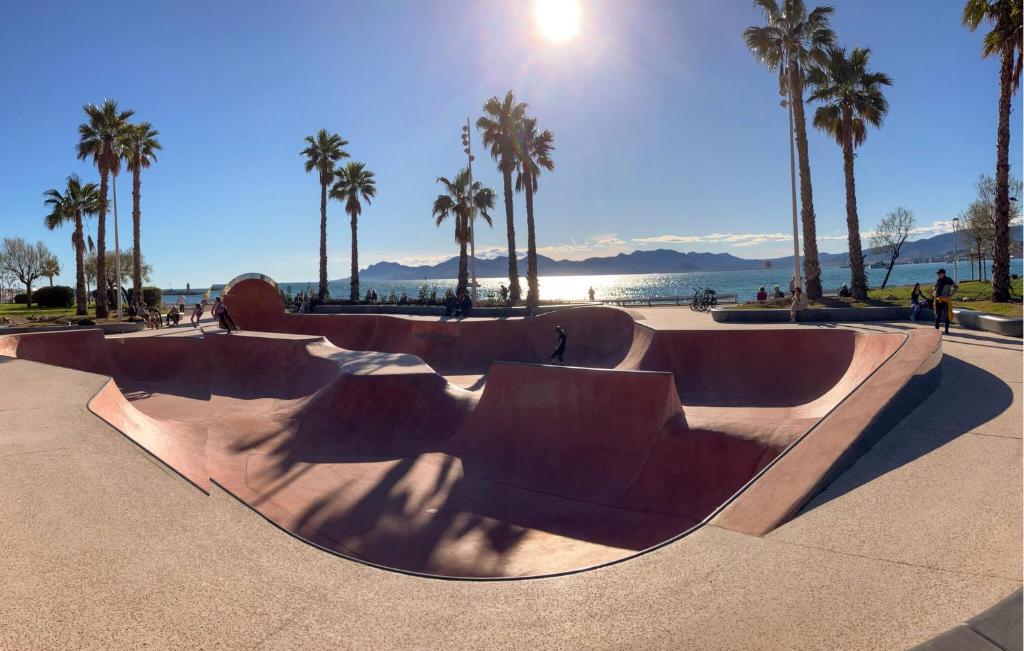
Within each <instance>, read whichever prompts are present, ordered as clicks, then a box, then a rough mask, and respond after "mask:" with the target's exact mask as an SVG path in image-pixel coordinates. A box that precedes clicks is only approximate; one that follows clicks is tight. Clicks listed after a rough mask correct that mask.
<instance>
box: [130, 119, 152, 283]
mask: <svg viewBox="0 0 1024 651" xmlns="http://www.w3.org/2000/svg"><path fill="white" fill-rule="evenodd" d="M158 135H160V132H159V131H157V130H156V129H154V128H153V125H152V124H150V123H149V122H142V123H140V124H130V125H128V128H127V129H125V132H124V137H123V138H122V141H121V153H122V156H123V157H124V162H125V164H126V165H127V166H128V169H129V170H130V171H131V173H132V239H133V244H132V296H133V297H135V296H142V233H141V225H142V224H141V222H142V208H141V203H140V200H141V198H142V169H143V168H146V167H149V166H150V165H152V164H153V163H155V162H156V150H158V149H160V148H161V147H160V142H159V141H158V140H157V139H156V137H157V136H158Z"/></svg>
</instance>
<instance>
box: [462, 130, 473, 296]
mask: <svg viewBox="0 0 1024 651" xmlns="http://www.w3.org/2000/svg"><path fill="white" fill-rule="evenodd" d="M462 151H464V152H465V153H466V164H467V167H468V169H469V215H468V217H467V219H468V220H469V252H470V274H471V275H472V277H473V280H472V286H471V290H470V291H471V292H472V295H473V303H474V304H476V228H475V226H474V222H475V221H476V219H475V217H476V205H475V204H474V201H473V199H474V197H473V160H474V156H473V145H472V143H471V142H470V139H469V118H466V124H465V125H463V127H462Z"/></svg>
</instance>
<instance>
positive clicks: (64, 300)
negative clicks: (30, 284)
mask: <svg viewBox="0 0 1024 651" xmlns="http://www.w3.org/2000/svg"><path fill="white" fill-rule="evenodd" d="M32 298H33V299H34V302H35V303H36V304H37V305H39V307H71V306H72V305H74V303H75V290H73V289H71V288H70V287H66V286H64V285H54V286H53V287H49V286H47V287H40V288H39V289H37V290H36V291H34V292H33V293H32Z"/></svg>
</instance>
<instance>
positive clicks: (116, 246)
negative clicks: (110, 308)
mask: <svg viewBox="0 0 1024 651" xmlns="http://www.w3.org/2000/svg"><path fill="white" fill-rule="evenodd" d="M113 190H114V250H115V252H116V257H115V258H114V269H115V270H116V275H117V290H116V291H117V318H118V319H120V318H121V317H122V316H123V315H124V313H123V312H122V311H121V310H122V306H121V240H120V238H119V237H118V228H117V174H116V173H115V174H114V175H113Z"/></svg>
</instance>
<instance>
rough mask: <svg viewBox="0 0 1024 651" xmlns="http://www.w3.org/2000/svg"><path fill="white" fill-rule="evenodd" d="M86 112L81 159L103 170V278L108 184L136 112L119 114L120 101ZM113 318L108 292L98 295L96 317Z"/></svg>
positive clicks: (99, 247) (99, 230) (99, 242)
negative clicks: (119, 145)
mask: <svg viewBox="0 0 1024 651" xmlns="http://www.w3.org/2000/svg"><path fill="white" fill-rule="evenodd" d="M83 109H84V110H85V115H86V117H87V121H86V122H85V123H83V124H80V125H79V126H78V135H79V140H78V158H79V160H85V159H87V158H91V159H92V160H93V163H95V165H96V167H97V168H98V169H99V171H100V204H99V210H97V211H96V215H97V223H96V251H97V259H96V266H97V273H98V276H99V277H100V278H105V277H106V272H107V263H106V259H107V185H108V181H109V179H110V175H111V174H117V173H118V172H119V171H120V170H121V157H120V155H119V153H118V151H117V146H118V144H119V142H120V140H121V138H122V137H123V135H124V132H125V130H126V128H127V127H128V120H129V119H130V118H131V117H132V116H133V115H134V114H135V112H134V111H119V110H118V108H117V102H116V101H114V100H112V99H107V100H103V104H102V105H101V106H97V105H95V104H86V105H85V106H84V107H83ZM107 316H109V311H108V308H107V293H106V292H104V291H97V292H96V318H98V319H105V318H107Z"/></svg>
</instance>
